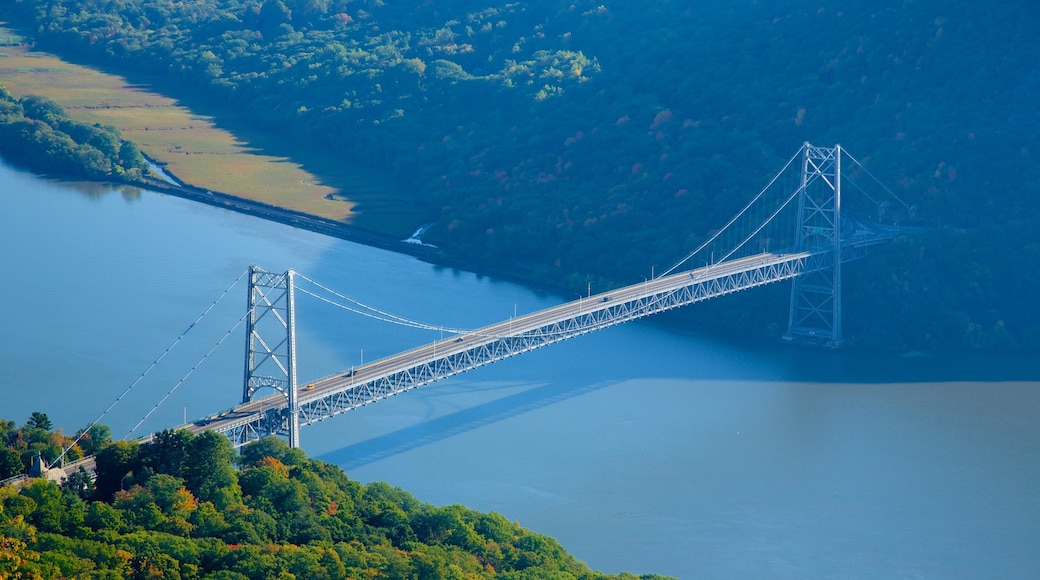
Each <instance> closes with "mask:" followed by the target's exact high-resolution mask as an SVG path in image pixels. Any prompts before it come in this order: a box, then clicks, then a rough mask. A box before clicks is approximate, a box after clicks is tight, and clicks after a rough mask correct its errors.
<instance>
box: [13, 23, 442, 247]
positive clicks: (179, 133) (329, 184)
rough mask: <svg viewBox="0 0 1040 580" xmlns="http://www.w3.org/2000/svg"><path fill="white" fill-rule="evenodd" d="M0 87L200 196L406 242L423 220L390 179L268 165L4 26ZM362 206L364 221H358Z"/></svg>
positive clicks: (255, 153)
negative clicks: (113, 132) (42, 104)
mask: <svg viewBox="0 0 1040 580" xmlns="http://www.w3.org/2000/svg"><path fill="white" fill-rule="evenodd" d="M0 24H2V23H0ZM0 80H2V81H3V82H4V84H5V85H6V86H7V88H8V90H10V91H11V93H12V94H14V95H15V96H18V97H22V96H25V95H30V94H35V95H42V96H45V97H47V98H49V99H51V100H53V101H55V102H56V103H58V104H59V105H61V106H62V107H64V108H65V110H66V111H67V112H68V114H69V115H70V116H71V117H73V118H75V119H77V120H79V121H83V122H88V123H101V124H104V125H111V126H113V127H116V128H117V129H119V131H120V132H121V133H122V135H123V138H124V139H128V140H130V141H133V142H135V143H137V145H138V146H139V147H140V148H141V150H142V151H143V152H144V153H145V155H147V156H148V157H150V158H152V159H154V160H156V161H158V162H159V163H160V164H162V165H163V166H164V169H165V170H166V171H167V172H168V173H170V174H172V175H174V176H175V177H177V178H178V179H180V180H181V181H183V182H184V183H187V184H190V185H194V186H196V187H200V188H203V189H208V190H211V191H219V192H223V193H227V194H230V195H234V196H238V197H243V198H247V199H252V200H256V201H261V202H264V203H269V204H272V205H275V206H279V207H285V208H289V209H294V210H297V211H301V212H304V213H308V214H311V215H317V216H321V217H325V218H331V219H335V220H339V221H343V222H346V223H353V224H355V225H360V226H362V227H365V228H366V229H371V230H373V231H378V232H382V233H388V234H391V235H395V236H402V237H406V236H407V235H408V234H410V233H411V232H412V231H413V230H414V228H415V227H416V225H417V222H419V221H420V220H421V219H422V218H421V216H419V215H416V214H414V213H413V212H409V211H407V210H402V207H405V204H404V202H403V200H402V199H401V194H400V189H399V188H398V186H397V185H396V184H395V183H394V182H393V181H392V180H391V179H388V178H386V177H385V176H380V175H373V174H372V173H371V172H366V171H364V170H363V169H362V168H359V167H357V166H351V165H349V164H345V163H337V162H335V160H330V159H318V160H313V163H312V164H313V165H315V166H318V167H321V168H322V178H319V177H317V176H316V175H314V174H312V173H309V172H308V171H306V170H304V169H303V167H302V166H301V165H300V163H297V162H295V161H293V160H290V159H289V158H287V157H282V156H273V155H265V154H264V151H263V148H262V146H261V145H258V144H257V143H258V142H259V140H258V141H256V142H254V143H249V142H246V141H244V140H243V139H242V138H240V137H239V136H236V135H234V134H232V133H230V132H228V131H226V130H224V129H221V128H219V127H217V126H216V124H215V123H214V121H213V119H211V118H208V117H205V116H200V115H196V114H194V113H193V112H192V111H190V110H188V109H187V108H185V107H183V106H181V105H179V104H178V102H177V101H175V100H174V99H171V98H168V97H165V96H163V95H160V94H157V93H154V92H151V91H149V90H148V89H147V87H141V86H134V85H131V84H129V83H128V82H127V81H126V80H125V79H123V78H121V77H119V76H115V75H110V74H105V73H102V72H100V71H97V70H94V69H91V68H87V67H83V66H78V65H75V64H71V63H68V62H65V61H63V60H61V59H60V58H57V57H55V56H53V55H49V54H45V53H39V52H30V51H27V50H26V48H25V47H24V45H22V44H21V42H20V39H19V38H18V37H17V36H16V35H15V34H14V33H12V32H11V31H9V30H7V29H5V28H2V26H0ZM359 200H360V201H361V203H362V204H363V206H364V209H365V211H364V214H363V217H362V214H359V213H356V212H355V211H354V210H355V207H356V205H357V203H358V201H359ZM359 218H361V219H359Z"/></svg>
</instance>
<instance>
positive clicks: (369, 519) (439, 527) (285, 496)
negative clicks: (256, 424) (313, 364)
mask: <svg viewBox="0 0 1040 580" xmlns="http://www.w3.org/2000/svg"><path fill="white" fill-rule="evenodd" d="M51 427H52V425H51V422H50V419H49V418H48V417H47V415H46V414H45V413H41V412H35V413H33V414H32V416H31V417H30V418H29V420H28V421H27V422H26V424H25V425H23V426H22V427H18V428H16V427H15V423H14V422H13V421H7V420H2V419H0V440H2V441H3V446H2V447H0V475H3V477H7V475H6V474H10V473H18V472H20V471H22V470H23V469H25V468H27V467H28V462H29V461H31V460H32V458H33V457H36V455H37V454H42V456H43V457H44V460H45V461H47V462H51V461H53V460H54V459H56V458H57V456H58V454H59V453H60V450H61V449H62V448H65V447H69V446H70V445H73V444H74V438H69V437H67V436H64V435H62V434H61V432H60V430H59V431H51ZM81 452H89V453H94V452H96V453H97V455H96V457H97V480H96V481H95V482H93V483H92V482H91V481H90V479H89V478H88V477H87V476H86V474H85V473H83V472H80V474H75V475H73V476H72V477H70V478H69V479H67V480H66V481H65V482H63V483H62V484H61V485H60V486H59V485H58V484H57V483H55V482H53V481H48V480H45V479H33V480H30V482H29V483H27V484H25V485H24V486H22V487H21V488H20V489H19V488H16V487H14V486H0V578H92V579H94V578H97V579H102V578H142V579H143V578H165V579H169V580H177V579H181V578H183V579H209V580H218V579H219V580H236V579H244V578H278V579H283V580H289V579H292V578H308V579H315V580H320V579H328V580H333V579H346V578H351V579H360V578H506V579H518V580H519V579H523V578H559V579H575V580H576V579H587V580H610V579H619V580H625V579H628V580H633V579H635V578H637V577H636V576H634V575H632V574H626V573H623V574H620V575H607V574H600V573H597V572H593V571H591V570H589V568H588V567H587V566H586V565H585V564H583V563H581V562H578V561H577V560H575V559H574V557H573V556H571V555H569V554H568V553H567V552H566V551H564V549H563V548H562V547H561V546H560V545H559V543H558V542H556V541H555V540H553V539H552V538H549V537H546V536H542V535H539V534H535V533H532V532H530V531H528V530H525V529H523V528H521V527H520V526H519V525H517V524H515V523H512V522H510V521H509V520H508V519H506V518H505V517H504V516H502V515H500V514H496V513H488V514H484V513H479V512H476V511H473V510H470V509H467V508H465V507H463V506H459V505H452V506H444V507H436V506H432V505H429V504H425V503H423V502H420V501H419V500H417V499H416V498H414V497H412V496H411V495H410V494H408V493H407V492H405V491H403V490H401V489H398V488H394V487H391V486H389V485H387V484H385V483H378V482H377V483H371V484H368V485H362V484H359V483H357V482H354V481H351V480H350V479H349V478H348V477H347V475H346V474H345V473H343V471H341V470H340V469H339V468H337V467H335V466H333V465H329V464H326V463H323V462H320V461H316V460H313V459H309V458H307V457H306V455H305V454H304V453H303V452H302V451H300V450H299V449H290V448H289V447H288V446H287V445H286V444H285V443H284V442H282V441H280V440H278V439H273V438H270V439H265V440H261V441H258V442H255V443H253V444H251V445H248V446H246V447H245V448H243V450H242V453H241V455H238V454H236V453H235V452H234V450H233V449H232V448H231V444H230V442H229V440H228V439H227V438H225V437H224V436H222V435H219V434H216V433H212V432H206V433H203V434H201V435H199V436H194V435H191V434H190V433H188V432H186V431H165V432H162V433H159V434H157V436H156V439H155V441H154V442H153V443H151V444H148V445H138V444H137V443H128V442H126V441H120V442H116V443H113V442H112V441H110V440H108V428H107V427H104V426H95V427H92V428H91V430H90V431H89V432H88V435H87V436H85V437H84V438H83V439H81V440H80V443H79V444H76V445H74V446H72V453H73V456H78V455H79V454H80V453H81ZM0 479H2V478H0ZM641 578H646V579H648V580H649V579H652V578H662V580H663V577H660V576H654V575H646V576H642V577H641Z"/></svg>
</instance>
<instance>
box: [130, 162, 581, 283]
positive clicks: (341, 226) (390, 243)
mask: <svg viewBox="0 0 1040 580" xmlns="http://www.w3.org/2000/svg"><path fill="white" fill-rule="evenodd" d="M146 159H147V160H148V161H149V163H153V164H156V165H158V166H159V167H160V168H161V167H162V166H161V165H159V164H157V163H156V162H155V160H153V159H149V158H147V157H146ZM167 175H168V176H169V177H170V178H171V179H172V180H174V181H175V182H176V184H171V183H169V182H167V181H166V180H164V179H162V177H160V176H149V177H145V178H143V179H142V180H141V181H136V182H126V184H127V185H131V186H134V187H140V188H141V189H144V190H147V191H153V192H156V193H163V194H166V195H172V196H175V197H179V198H182V199H187V200H190V201H196V202H199V203H204V204H206V205H210V206H213V207H219V208H223V209H227V210H231V211H235V212H239V213H242V214H246V215H252V216H255V217H259V218H261V219H266V220H270V221H274V222H277V223H281V224H285V225H288V226H292V227H295V228H300V229H304V230H308V231H312V232H315V233H319V234H324V235H327V236H331V237H334V238H337V239H341V240H345V241H348V242H355V243H358V244H362V245H365V246H371V247H375V248H380V249H383V250H389V251H391V252H396V253H399V254H404V255H408V256H413V257H415V258H418V259H420V260H422V261H424V262H426V263H428V264H432V265H434V266H439V267H445V268H453V269H457V270H460V271H464V272H470V273H473V274H476V275H477V276H492V277H495V278H497V279H500V280H503V281H509V282H513V283H516V284H519V285H522V286H524V287H526V288H528V289H529V290H532V291H534V292H539V293H547V294H559V295H561V296H562V295H564V294H566V289H565V288H564V287H563V286H562V284H561V285H554V284H538V283H535V282H534V281H533V279H532V278H531V277H529V276H524V275H523V274H522V273H521V272H517V271H515V270H512V269H505V268H500V267H494V266H491V265H489V264H485V263H478V262H474V261H470V260H465V259H463V258H460V257H459V256H456V255H454V254H452V253H451V252H449V251H446V250H444V249H443V248H440V247H437V246H432V245H427V244H422V243H415V242H414V241H407V240H399V239H397V238H395V237H393V236H389V235H387V234H381V233H378V232H373V231H370V230H365V229H362V228H359V227H357V226H353V225H350V224H347V223H343V222H339V221H336V220H332V219H328V218H322V217H318V216H314V215H311V214H307V213H304V212H301V211H297V210H292V209H288V208H284V207H280V206H276V205H271V204H268V203H264V202H260V201H255V200H251V199H246V198H243V197H237V196H234V195H230V194H226V193H221V192H215V191H210V190H207V189H203V188H200V187H196V186H193V185H189V184H186V183H184V182H183V181H181V180H180V179H178V178H177V176H175V175H172V174H169V173H167ZM426 227H429V224H427V225H425V226H423V228H426ZM420 229H422V228H420ZM409 239H414V238H409Z"/></svg>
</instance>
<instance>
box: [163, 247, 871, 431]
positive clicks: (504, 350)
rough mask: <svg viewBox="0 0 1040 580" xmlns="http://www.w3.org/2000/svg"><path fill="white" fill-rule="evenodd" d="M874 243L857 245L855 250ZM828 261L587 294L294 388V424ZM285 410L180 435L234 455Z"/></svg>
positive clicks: (265, 410) (244, 407) (788, 260)
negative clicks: (226, 447) (210, 437)
mask: <svg viewBox="0 0 1040 580" xmlns="http://www.w3.org/2000/svg"><path fill="white" fill-rule="evenodd" d="M887 239H890V238H886V239H885V240H884V241H887ZM880 241H881V238H877V240H876V241H872V242H869V243H868V242H862V241H861V243H860V244H859V245H864V243H865V244H866V245H874V243H880ZM852 247H855V245H852V246H850V248H852ZM854 257H858V255H857V254H856V253H855V252H850V253H848V255H846V252H845V251H843V261H844V260H846V259H852V258H854ZM831 260H832V258H831V252H830V251H828V250H818V251H805V252H798V253H790V254H776V253H763V254H758V255H754V256H750V257H746V258H740V259H733V260H730V261H727V262H723V263H717V264H713V265H707V266H704V267H702V268H697V269H694V270H688V271H683V272H680V273H677V274H671V275H667V276H661V277H657V278H654V279H652V280H646V281H644V282H642V283H636V284H633V285H631V286H626V287H623V288H618V289H616V290H610V291H608V292H603V293H599V294H592V295H590V296H585V297H582V298H580V299H578V300H574V301H570V302H566V303H563V304H560V305H558V306H554V307H551V308H547V309H544V310H540V311H538V312H534V313H531V314H527V315H524V316H520V317H516V318H511V319H509V320H505V321H502V322H498V323H496V324H492V325H490V326H486V327H484V328H481V329H477V330H473V331H470V332H466V333H463V334H459V335H455V336H452V337H450V338H446V339H443V340H439V341H436V342H432V343H429V344H426V345H423V346H420V347H418V348H415V349H413V350H409V351H405V352H402V353H398V354H395V355H392V356H389V357H386V358H383V359H379V360H376V361H373V362H371V363H368V364H365V365H362V366H359V367H356V368H354V369H351V370H349V371H347V372H345V373H341V374H336V375H333V376H329V377H326V378H323V379H319V380H317V381H314V382H312V383H309V384H307V385H302V386H300V387H299V388H298V409H299V412H298V417H299V422H300V425H301V426H302V425H309V424H312V423H315V422H317V421H321V420H324V419H327V418H330V417H333V416H335V415H338V414H340V413H344V412H346V411H350V410H352V409H356V408H358V407H361V406H363V405H367V404H368V403H371V402H374V401H378V400H380V399H384V398H386V397H389V396H392V395H396V394H398V393H401V392H404V391H407V390H410V389H413V388H416V387H420V386H423V385H426V384H429V383H432V382H434V381H436V380H440V379H443V378H446V377H449V376H452V375H455V374H459V373H461V372H465V371H468V370H472V369H475V368H477V367H480V366H483V365H486V364H490V363H492V362H495V361H498V360H501V359H504V358H508V357H511V356H515V355H517V354H521V353H524V352H528V351H530V350H533V349H535V348H540V347H542V346H546V345H549V344H553V343H555V342H559V341H562V340H565V339H568V338H572V337H575V336H578V335H581V334H584V333H586V332H591V331H593V330H598V329H601V328H606V327H608V326H613V325H615V324H620V323H623V322H627V321H630V320H634V319H636V318H642V317H645V316H649V315H652V314H656V313H658V312H663V311H665V310H670V309H672V308H677V307H680V306H685V305H687V304H691V303H694V302H699V301H701V300H706V299H709V298H713V297H716V296H721V295H724V294H729V293H732V292H737V291H740V290H744V289H747V288H752V287H755V286H760V285H763V284H768V283H771V282H777V281H780V280H786V279H789V278H793V277H795V276H799V275H801V274H804V273H806V272H810V271H814V270H819V269H824V268H827V267H828V266H830V265H832V264H831ZM288 405H289V402H288V398H287V397H286V396H284V395H282V394H281V393H276V394H274V395H271V396H268V397H264V398H261V399H256V400H253V401H250V402H247V403H243V404H241V405H239V406H237V407H235V408H233V409H230V410H228V411H224V412H222V413H219V414H217V415H214V416H212V417H208V418H206V419H202V420H200V421H196V422H195V423H193V424H190V425H185V426H182V428H186V429H188V430H190V431H192V432H195V433H200V432H202V431H204V430H214V431H218V432H221V433H224V434H225V435H227V436H228V437H229V438H231V440H232V443H233V444H234V445H235V446H236V447H238V446H241V445H244V444H246V443H248V442H250V441H253V440H256V439H259V438H261V437H264V436H267V435H272V434H285V433H287V432H288V429H289V421H288V417H289V413H288V410H287V409H288Z"/></svg>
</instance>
